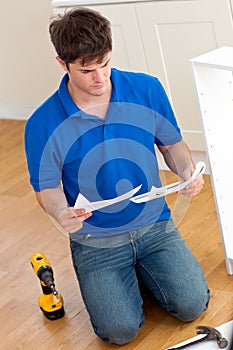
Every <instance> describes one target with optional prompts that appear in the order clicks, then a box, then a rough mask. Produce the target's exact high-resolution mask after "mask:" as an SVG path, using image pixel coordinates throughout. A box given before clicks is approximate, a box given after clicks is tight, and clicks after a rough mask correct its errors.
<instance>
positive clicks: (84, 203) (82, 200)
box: [74, 162, 206, 213]
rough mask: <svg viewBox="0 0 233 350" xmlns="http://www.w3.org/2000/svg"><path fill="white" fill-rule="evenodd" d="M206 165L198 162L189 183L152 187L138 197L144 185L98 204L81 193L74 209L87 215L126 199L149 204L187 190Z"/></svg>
mask: <svg viewBox="0 0 233 350" xmlns="http://www.w3.org/2000/svg"><path fill="white" fill-rule="evenodd" d="M205 168H206V165H205V163H204V162H198V163H197V164H196V168H195V171H194V173H193V175H192V177H191V178H190V179H188V180H187V181H183V182H182V181H181V182H174V183H172V184H170V185H166V186H163V187H155V186H152V187H151V190H150V191H149V192H146V193H143V194H140V195H138V196H135V197H133V196H134V195H135V194H136V193H137V192H138V191H139V190H140V188H141V187H142V185H139V186H137V187H135V188H134V189H132V190H131V191H129V192H126V193H125V194H122V195H121V196H118V197H115V198H112V199H106V200H102V201H96V202H90V201H89V200H88V199H87V198H86V197H84V196H83V195H82V194H81V193H79V195H78V197H77V199H76V202H75V205H74V208H75V209H81V208H82V209H85V210H86V213H89V212H91V211H95V210H99V209H102V208H105V207H108V206H110V205H112V204H115V203H118V202H121V201H123V200H125V199H129V200H130V201H132V202H134V203H143V202H148V201H150V200H152V199H156V198H159V197H164V196H167V195H168V194H171V193H174V192H177V191H180V190H182V189H183V188H185V187H186V186H187V185H189V184H190V183H191V182H193V181H194V180H196V178H197V177H198V176H200V175H201V174H203V173H204V172H205Z"/></svg>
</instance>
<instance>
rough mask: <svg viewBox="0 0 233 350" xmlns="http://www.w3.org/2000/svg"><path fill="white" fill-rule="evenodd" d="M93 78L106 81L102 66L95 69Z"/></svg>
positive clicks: (97, 80)
mask: <svg viewBox="0 0 233 350" xmlns="http://www.w3.org/2000/svg"><path fill="white" fill-rule="evenodd" d="M93 80H94V81H95V82H102V81H104V72H103V70H102V69H101V68H97V69H95V70H94V71H93Z"/></svg>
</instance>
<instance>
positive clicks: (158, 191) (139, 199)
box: [130, 162, 206, 203]
mask: <svg viewBox="0 0 233 350" xmlns="http://www.w3.org/2000/svg"><path fill="white" fill-rule="evenodd" d="M205 168H206V165H205V163H204V162H198V163H197V164H196V168H195V171H194V173H193V175H192V177H190V179H188V180H187V181H181V182H174V183H172V184H170V185H167V186H163V187H155V186H152V188H151V190H150V192H147V193H143V194H140V195H139V196H136V197H133V198H130V200H131V201H132V202H134V203H143V202H148V201H151V200H152V199H156V198H159V197H163V196H167V195H168V194H171V193H174V192H178V191H180V190H182V189H183V188H185V187H186V186H188V185H189V184H190V183H192V182H193V181H194V180H196V178H197V177H198V176H200V175H201V174H203V173H204V172H205Z"/></svg>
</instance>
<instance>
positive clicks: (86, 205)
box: [74, 185, 142, 213]
mask: <svg viewBox="0 0 233 350" xmlns="http://www.w3.org/2000/svg"><path fill="white" fill-rule="evenodd" d="M141 187H142V185H140V186H138V187H135V188H134V189H132V190H131V191H129V192H126V193H124V194H122V195H121V196H118V197H115V198H112V199H105V200H103V201H97V202H90V201H89V200H88V199H87V198H85V197H84V196H83V195H82V194H81V193H79V195H78V197H77V199H76V202H75V205H74V208H75V209H81V208H83V209H85V210H86V213H89V212H91V211H94V210H99V209H102V208H105V207H108V206H109V205H112V204H115V203H118V202H121V201H123V200H125V199H130V198H131V197H132V196H133V195H134V194H135V193H137V192H138V191H139V190H140V188H141Z"/></svg>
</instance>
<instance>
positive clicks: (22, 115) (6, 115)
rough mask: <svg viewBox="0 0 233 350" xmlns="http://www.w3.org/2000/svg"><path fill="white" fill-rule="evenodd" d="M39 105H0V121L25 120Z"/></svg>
mask: <svg viewBox="0 0 233 350" xmlns="http://www.w3.org/2000/svg"><path fill="white" fill-rule="evenodd" d="M38 105H39V103H21V102H19V103H0V119H13V120H27V119H28V118H29V116H30V115H31V114H32V112H33V111H34V110H35V108H36V107H37V106H38Z"/></svg>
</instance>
